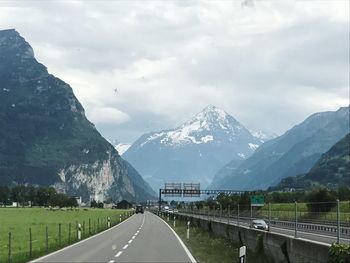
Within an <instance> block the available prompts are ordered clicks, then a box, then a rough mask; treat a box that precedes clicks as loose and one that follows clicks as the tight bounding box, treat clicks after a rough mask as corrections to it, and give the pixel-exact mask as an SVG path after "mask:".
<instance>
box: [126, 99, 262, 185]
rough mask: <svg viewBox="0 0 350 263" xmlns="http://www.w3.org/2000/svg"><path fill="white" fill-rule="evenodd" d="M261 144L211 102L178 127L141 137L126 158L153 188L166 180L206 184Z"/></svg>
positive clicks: (127, 152)
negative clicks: (225, 167)
mask: <svg viewBox="0 0 350 263" xmlns="http://www.w3.org/2000/svg"><path fill="white" fill-rule="evenodd" d="M260 144H261V142H260V140H259V139H258V138H256V137H254V136H253V135H252V134H251V133H250V132H249V131H248V130H247V129H246V128H245V127H244V126H243V125H242V124H241V123H239V122H238V121H237V120H236V119H235V118H234V117H232V116H231V115H229V114H228V113H227V112H225V111H224V110H221V109H219V108H217V107H215V106H213V105H209V106H207V107H206V108H204V109H203V110H202V111H201V112H199V113H197V114H195V115H194V116H193V117H192V118H190V119H189V120H188V121H186V122H184V123H183V124H182V125H179V126H178V127H177V128H174V129H170V130H163V131H158V132H152V133H149V134H145V135H143V136H141V137H140V138H139V139H138V140H137V141H136V142H135V143H134V144H133V145H132V146H131V147H130V148H129V150H127V151H126V152H125V154H124V155H123V158H125V159H126V160H127V161H129V162H130V163H131V164H133V165H134V166H135V167H136V169H137V170H138V171H140V172H141V174H143V175H144V176H145V178H147V180H149V182H150V183H151V185H152V186H153V187H154V189H159V188H160V187H161V186H162V185H163V184H164V182H167V181H168V182H170V181H171V182H200V183H201V186H203V187H206V186H207V185H208V184H209V183H210V182H211V180H212V177H213V175H214V174H215V173H216V172H217V170H218V169H219V168H221V167H223V166H224V165H225V164H226V163H228V162H229V161H230V160H237V161H241V160H243V159H245V158H248V157H249V156H250V155H251V154H252V153H253V152H254V151H255V149H256V148H257V147H259V145H260Z"/></svg>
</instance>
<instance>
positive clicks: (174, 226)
mask: <svg viewBox="0 0 350 263" xmlns="http://www.w3.org/2000/svg"><path fill="white" fill-rule="evenodd" d="M175 221H176V216H174V227H175V226H176V222H175Z"/></svg>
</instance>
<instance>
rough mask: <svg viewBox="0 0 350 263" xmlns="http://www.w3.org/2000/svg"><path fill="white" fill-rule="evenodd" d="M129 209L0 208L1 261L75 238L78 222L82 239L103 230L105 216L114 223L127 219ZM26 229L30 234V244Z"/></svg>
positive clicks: (48, 249)
mask: <svg viewBox="0 0 350 263" xmlns="http://www.w3.org/2000/svg"><path fill="white" fill-rule="evenodd" d="M129 212H130V210H115V209H87V208H85V209H82V208H80V209H76V208H74V209H49V208H0V262H9V260H8V259H9V256H10V257H11V259H12V262H27V261H28V260H29V259H30V258H36V257H38V256H41V255H44V254H46V253H48V252H51V251H54V250H56V249H58V248H61V247H64V246H67V245H69V244H71V243H74V242H76V241H78V238H77V224H81V235H82V238H86V237H88V236H91V235H93V234H95V233H98V232H100V231H103V230H105V229H106V228H107V222H108V217H110V222H111V226H113V225H116V224H118V223H119V221H120V218H122V220H124V219H126V218H127V213H129ZM46 228H47V230H48V239H47V241H46ZM29 229H30V230H29ZM29 231H31V236H32V243H31V245H30V233H29ZM9 233H11V244H10V243H9ZM9 245H11V248H10V247H9ZM30 246H32V255H30ZM9 252H10V254H9Z"/></svg>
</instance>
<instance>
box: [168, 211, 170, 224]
mask: <svg viewBox="0 0 350 263" xmlns="http://www.w3.org/2000/svg"><path fill="white" fill-rule="evenodd" d="M169 216H170V215H169V212H168V222H169Z"/></svg>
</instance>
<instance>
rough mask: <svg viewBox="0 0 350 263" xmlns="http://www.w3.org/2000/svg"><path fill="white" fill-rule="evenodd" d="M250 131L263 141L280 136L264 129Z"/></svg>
mask: <svg viewBox="0 0 350 263" xmlns="http://www.w3.org/2000/svg"><path fill="white" fill-rule="evenodd" d="M249 131H250V133H251V134H252V135H253V136H254V137H256V138H258V139H260V141H261V142H262V143H264V142H267V141H269V140H272V139H274V138H276V137H278V135H277V134H276V133H274V132H266V131H262V130H257V131H255V130H249Z"/></svg>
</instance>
